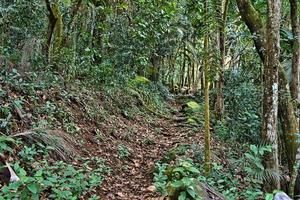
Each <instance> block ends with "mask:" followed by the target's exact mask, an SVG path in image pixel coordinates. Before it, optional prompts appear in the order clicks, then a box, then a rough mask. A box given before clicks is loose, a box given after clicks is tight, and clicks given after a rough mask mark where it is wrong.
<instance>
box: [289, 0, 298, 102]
mask: <svg viewBox="0 0 300 200" xmlns="http://www.w3.org/2000/svg"><path fill="white" fill-rule="evenodd" d="M289 1H290V12H291V23H292V32H293V37H294V39H293V58H292V79H291V86H290V88H291V96H292V99H293V101H295V102H296V106H295V107H297V106H298V104H299V100H300V98H299V95H300V93H299V92H300V91H299V67H300V28H299V17H298V3H297V0H289Z"/></svg>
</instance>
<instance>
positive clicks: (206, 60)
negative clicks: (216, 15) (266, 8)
mask: <svg viewBox="0 0 300 200" xmlns="http://www.w3.org/2000/svg"><path fill="white" fill-rule="evenodd" d="M204 9H205V10H204V12H205V16H206V20H205V24H206V31H205V36H204V50H205V56H204V79H205V82H204V99H205V172H206V175H209V173H210V171H211V149H210V126H209V122H210V111H209V87H210V80H209V79H210V76H209V46H208V42H209V38H208V28H209V27H208V19H207V16H208V0H205V2H204Z"/></svg>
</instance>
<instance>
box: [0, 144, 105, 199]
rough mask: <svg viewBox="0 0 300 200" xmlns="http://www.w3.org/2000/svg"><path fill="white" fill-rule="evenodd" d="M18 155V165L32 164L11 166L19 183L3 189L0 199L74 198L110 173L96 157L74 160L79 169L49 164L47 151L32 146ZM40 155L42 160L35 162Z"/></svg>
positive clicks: (87, 192)
mask: <svg viewBox="0 0 300 200" xmlns="http://www.w3.org/2000/svg"><path fill="white" fill-rule="evenodd" d="M19 155H20V158H21V162H22V161H26V162H29V163H32V165H31V166H27V167H26V168H24V167H22V165H21V163H20V161H17V162H16V163H15V164H14V165H13V168H14V170H15V171H16V173H17V174H18V176H19V177H20V178H21V181H19V182H16V183H10V184H9V185H6V186H4V187H3V188H2V190H1V192H0V195H1V197H0V199H40V198H41V195H42V196H43V197H44V198H45V197H46V198H49V199H78V198H81V197H83V196H86V195H89V193H90V192H92V191H94V189H95V188H97V187H98V186H99V185H100V184H101V182H102V180H103V178H104V175H105V174H106V173H108V172H109V171H110V169H109V168H108V167H107V166H105V164H104V160H102V159H100V158H97V157H94V158H92V159H90V158H88V159H84V158H83V159H81V160H78V161H77V162H80V163H82V165H81V167H75V166H73V165H71V164H67V163H65V162H62V161H58V162H50V161H49V157H48V155H47V152H46V151H45V150H43V151H41V150H38V149H37V148H36V147H35V146H34V145H33V146H32V147H26V146H25V148H24V149H23V150H22V151H21V152H20V153H19ZM40 156H42V157H43V159H42V160H36V158H38V157H40ZM92 166H97V168H93V167H92Z"/></svg>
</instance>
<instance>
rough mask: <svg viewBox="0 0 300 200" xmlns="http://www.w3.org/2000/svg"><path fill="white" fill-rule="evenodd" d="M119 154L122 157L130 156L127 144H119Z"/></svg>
mask: <svg viewBox="0 0 300 200" xmlns="http://www.w3.org/2000/svg"><path fill="white" fill-rule="evenodd" d="M118 155H119V157H120V158H121V159H124V158H128V157H129V156H130V152H129V150H128V148H127V147H126V146H124V145H122V144H121V145H119V146H118Z"/></svg>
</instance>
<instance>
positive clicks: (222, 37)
mask: <svg viewBox="0 0 300 200" xmlns="http://www.w3.org/2000/svg"><path fill="white" fill-rule="evenodd" d="M223 4H224V5H223ZM228 5H229V0H225V2H224V3H223V1H221V5H220V11H219V16H220V18H221V20H220V27H219V44H220V54H221V59H220V69H219V80H218V82H217V100H216V118H217V120H221V119H222V117H223V113H224V95H223V88H224V68H225V54H226V47H225V41H226V33H225V29H226V23H227V12H228Z"/></svg>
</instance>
